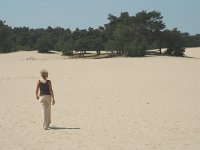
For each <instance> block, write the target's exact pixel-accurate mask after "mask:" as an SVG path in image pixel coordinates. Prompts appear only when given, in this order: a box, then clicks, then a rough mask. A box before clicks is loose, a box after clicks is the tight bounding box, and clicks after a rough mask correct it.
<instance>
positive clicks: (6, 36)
mask: <svg viewBox="0 0 200 150" xmlns="http://www.w3.org/2000/svg"><path fill="white" fill-rule="evenodd" d="M10 38H11V28H10V27H9V26H8V25H5V21H1V20H0V53H7V52H11V51H12V44H13V43H12V41H11V40H10Z"/></svg>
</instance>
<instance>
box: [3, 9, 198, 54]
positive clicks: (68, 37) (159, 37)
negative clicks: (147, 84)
mask: <svg viewBox="0 0 200 150" xmlns="http://www.w3.org/2000/svg"><path fill="white" fill-rule="evenodd" d="M107 19H108V21H109V22H108V23H107V24H105V25H104V26H99V27H98V28H96V29H94V28H91V27H89V28H88V29H83V30H80V29H79V28H76V30H74V31H71V30H70V29H69V28H67V29H65V28H61V27H56V28H52V27H50V26H49V27H47V28H46V29H44V28H38V29H31V28H29V27H14V28H12V27H10V26H9V25H7V24H6V22H5V21H2V20H0V53H7V52H14V51H18V50H38V52H41V53H46V52H49V51H50V50H54V51H60V52H62V54H63V55H72V54H73V52H74V51H79V52H81V53H83V54H84V53H87V52H88V51H96V53H97V55H100V54H101V51H103V50H104V51H110V52H111V54H112V55H124V56H144V55H146V53H147V50H149V49H159V52H160V54H162V51H161V49H162V48H167V50H166V51H165V54H166V55H176V56H182V55H183V54H184V48H185V47H199V46H200V34H196V35H190V34H189V33H186V32H181V31H179V30H178V29H177V28H174V29H172V30H169V29H166V25H165V23H164V22H163V16H162V15H161V13H160V12H158V11H151V12H147V11H141V12H138V13H137V14H135V15H133V16H130V15H129V13H128V12H123V13H121V15H120V16H114V15H112V14H109V15H108V18H107Z"/></svg>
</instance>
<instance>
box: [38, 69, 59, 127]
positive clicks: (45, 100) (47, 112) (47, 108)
mask: <svg viewBox="0 0 200 150" xmlns="http://www.w3.org/2000/svg"><path fill="white" fill-rule="evenodd" d="M40 73H41V77H42V79H40V80H38V82H37V86H36V98H37V100H39V102H40V103H41V105H42V115H43V119H44V123H43V129H45V130H47V129H48V128H49V125H50V123H51V103H52V105H54V104H55V99H54V94H53V89H52V84H51V81H50V80H47V78H48V71H47V70H45V69H43V70H41V72H40ZM51 99H52V100H51Z"/></svg>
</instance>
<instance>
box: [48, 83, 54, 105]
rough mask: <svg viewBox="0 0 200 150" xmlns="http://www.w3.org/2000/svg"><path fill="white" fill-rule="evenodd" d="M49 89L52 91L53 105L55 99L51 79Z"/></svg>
mask: <svg viewBox="0 0 200 150" xmlns="http://www.w3.org/2000/svg"><path fill="white" fill-rule="evenodd" d="M49 90H50V93H51V96H52V99H53V101H52V105H54V104H55V99H54V93H53V88H52V84H51V81H49Z"/></svg>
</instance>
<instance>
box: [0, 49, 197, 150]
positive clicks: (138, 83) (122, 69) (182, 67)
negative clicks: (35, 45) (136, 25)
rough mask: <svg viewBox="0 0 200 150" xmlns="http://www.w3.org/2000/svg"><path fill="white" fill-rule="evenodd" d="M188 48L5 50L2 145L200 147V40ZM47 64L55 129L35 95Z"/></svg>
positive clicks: (107, 149)
mask: <svg viewBox="0 0 200 150" xmlns="http://www.w3.org/2000/svg"><path fill="white" fill-rule="evenodd" d="M186 55H187V56H188V57H190V58H179V57H165V56H148V57H143V58H108V59H98V60H96V59H67V57H63V56H60V54H56V53H54V54H38V53H37V52H16V53H10V54H0V69H1V73H0V91H1V98H0V120H1V121H0V149H1V150H24V149H27V150H36V149H37V150H66V149H67V150H137V149H138V150H198V149H200V80H199V77H200V67H199V66H200V48H189V49H187V50H186ZM43 68H46V69H47V70H48V71H49V72H50V74H49V79H51V80H52V84H53V88H54V93H55V100H56V105H55V106H53V107H52V125H51V126H52V127H53V128H52V129H51V130H47V131H44V130H43V129H42V116H41V109H40V104H39V102H38V101H37V100H36V99H35V86H36V81H37V80H38V79H39V78H40V74H39V72H40V70H41V69H43Z"/></svg>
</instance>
